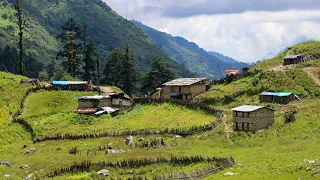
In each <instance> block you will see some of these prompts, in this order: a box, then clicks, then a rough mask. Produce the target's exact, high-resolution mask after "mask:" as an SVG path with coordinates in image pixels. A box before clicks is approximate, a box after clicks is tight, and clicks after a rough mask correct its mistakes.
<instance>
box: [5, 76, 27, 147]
mask: <svg viewBox="0 0 320 180" xmlns="http://www.w3.org/2000/svg"><path fill="white" fill-rule="evenodd" d="M8 78H10V79H8ZM25 78H26V77H23V76H17V75H13V74H10V73H5V72H0V149H6V148H7V147H6V146H5V145H10V144H15V143H18V142H23V141H28V140H29V139H30V138H31V136H30V135H29V134H28V133H27V132H26V131H25V130H24V129H23V127H22V126H21V125H19V124H16V123H11V121H12V118H13V116H14V115H15V114H16V113H17V112H18V111H19V109H20V102H21V101H22V99H23V97H24V95H25V94H26V92H27V90H28V89H29V88H31V86H30V85H20V80H22V79H25Z"/></svg>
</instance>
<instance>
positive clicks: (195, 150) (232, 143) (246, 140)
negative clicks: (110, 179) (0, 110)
mask: <svg viewBox="0 0 320 180" xmlns="http://www.w3.org/2000/svg"><path fill="white" fill-rule="evenodd" d="M317 64H318V62H317V61H316V60H313V61H309V62H306V63H303V64H300V65H297V66H294V67H290V68H286V69H281V70H279V71H277V72H272V71H269V70H264V71H263V72H262V73H259V74H257V75H255V76H253V77H246V78H244V79H241V80H238V81H235V82H232V83H230V84H226V85H220V86H216V87H213V88H212V91H210V92H208V93H206V94H203V95H201V96H199V97H198V98H199V99H200V100H202V101H203V102H206V103H208V104H214V105H216V106H218V107H220V108H221V109H223V110H225V114H226V116H227V118H226V121H225V123H222V124H220V125H219V126H218V127H217V128H216V129H214V130H213V131H210V132H206V133H203V134H200V135H195V136H190V137H187V138H182V139H175V138H174V136H172V135H171V136H170V135H167V136H161V137H160V136H149V137H144V138H146V141H149V140H150V139H156V138H163V139H164V140H165V141H166V142H167V143H172V142H176V143H177V144H178V145H177V146H175V147H166V148H161V149H151V150H146V149H138V148H129V150H130V152H126V153H124V154H117V155H106V154H104V151H98V147H99V146H100V147H101V146H105V145H106V144H109V145H110V146H112V147H113V148H116V149H119V148H121V149H128V147H127V146H125V144H124V138H97V139H86V140H75V141H71V140H66V141H46V142H42V143H37V144H32V143H31V141H29V140H26V141H20V143H16V144H14V145H6V146H1V148H0V159H5V160H7V159H9V160H10V161H11V162H13V163H14V164H13V167H12V168H4V167H1V166H0V176H2V175H4V174H5V173H13V172H14V173H16V174H15V175H13V176H15V177H25V176H26V175H27V173H25V170H21V169H20V168H19V165H20V164H28V165H29V166H30V167H31V168H30V171H31V172H33V171H34V170H37V171H38V173H36V174H38V175H41V173H40V169H43V168H44V167H45V170H44V172H43V173H47V172H50V171H53V170H54V169H55V168H57V167H58V168H60V167H61V166H62V167H65V166H70V165H71V164H72V163H73V162H81V161H83V160H90V161H94V162H97V161H101V160H107V161H114V160H119V159H128V158H141V157H159V156H163V157H169V156H170V155H177V156H186V155H202V156H210V157H212V156H218V157H221V156H225V157H226V156H233V157H234V159H235V160H236V162H237V164H238V165H236V166H234V167H233V168H232V169H227V170H224V171H222V172H219V173H217V174H214V175H211V176H209V177H208V178H207V179H265V178H268V179H298V178H300V177H301V178H302V179H317V178H319V173H315V174H314V175H312V174H313V173H314V172H315V171H316V170H317V169H319V167H316V166H314V165H308V163H307V162H306V161H305V160H313V159H319V144H320V141H319V138H320V121H319V119H320V111H319V108H320V100H319V98H318V94H317V92H318V91H319V88H318V86H317V85H316V84H315V83H314V81H313V80H312V79H311V78H309V76H307V74H304V73H305V71H303V70H304V68H305V67H318V66H317ZM268 69H269V68H268ZM253 84H255V85H256V87H253ZM264 88H268V89H267V90H283V91H294V92H296V93H298V94H300V95H301V96H303V100H302V101H296V102H293V103H290V104H287V105H277V104H268V105H270V106H272V107H273V108H275V109H277V111H276V113H275V123H274V124H273V125H272V126H270V127H269V128H267V129H266V130H263V131H261V132H257V133H244V132H229V131H230V130H231V129H232V112H231V111H230V109H231V108H232V107H235V106H238V105H241V104H259V101H258V94H259V92H261V91H262V90H264ZM239 90H241V91H244V95H241V96H238V97H236V98H234V99H233V100H232V101H228V102H224V101H221V99H222V98H223V97H224V96H225V95H231V94H234V93H235V92H237V91H239ZM39 93H40V94H41V93H46V92H39ZM34 95H36V96H39V94H34ZM206 96H207V97H206ZM32 97H33V96H32ZM44 104H46V103H44ZM31 105H32V106H33V104H31ZM162 106H164V107H166V106H167V105H161V106H158V107H154V106H145V107H142V108H145V109H144V111H139V108H140V106H138V107H139V108H137V109H135V110H133V111H132V112H130V113H128V114H127V115H124V117H125V116H129V117H130V118H134V119H135V118H136V119H137V118H139V117H140V118H142V117H161V116H156V115H154V113H155V110H159V111H157V112H159V113H160V112H161V113H165V114H166V116H168V117H170V118H171V117H172V116H173V115H176V116H178V115H179V116H178V117H183V114H182V113H179V114H178V113H172V114H170V113H169V112H176V110H174V111H172V110H171V111H168V107H166V108H161V107H162ZM171 108H172V107H171ZM44 109H45V108H44ZM71 109H73V108H71V107H70V110H71ZM179 109H181V108H179ZM51 110H52V111H54V108H52V109H51ZM289 111H297V114H295V117H296V121H295V122H293V123H285V122H284V117H283V116H284V114H285V113H286V112H289ZM25 112H26V113H27V112H28V111H25ZM42 112H45V111H44V110H41V109H39V113H42ZM142 112H143V113H142ZM182 112H186V111H182ZM167 113H169V114H168V115H167ZM192 113H193V112H192ZM143 114H148V116H145V115H143ZM186 114H187V113H186ZM194 114H195V113H193V114H192V115H194ZM24 115H26V116H28V114H24ZM30 115H32V113H30ZM43 115H46V113H43ZM134 115H137V116H134ZM189 115H190V114H189ZM32 116H34V115H32ZM40 117H45V116H39V118H40ZM196 117H198V115H197V116H196ZM120 118H123V117H120ZM128 122H129V121H128ZM130 122H133V121H130ZM153 122H154V121H148V124H145V123H143V124H139V125H140V126H141V127H146V126H152V125H153V124H154V123H153ZM64 123H65V122H64ZM131 125H132V126H137V123H135V124H130V125H129V124H128V126H127V124H125V125H122V126H121V127H124V126H125V127H130V126H131ZM90 126H91V125H90ZM90 126H89V127H90ZM69 127H73V126H72V125H70V126H69ZM225 131H227V132H225ZM134 138H135V140H137V139H138V138H140V136H136V137H134ZM23 144H27V145H28V146H29V147H31V146H32V147H35V148H37V152H36V153H34V154H31V155H24V154H23V153H24V151H25V149H22V148H20V147H22V146H23ZM17 147H18V148H17ZM58 147H59V148H62V150H61V151H56V149H57V148H58ZM72 147H77V148H79V149H80V151H81V154H79V155H70V154H68V150H69V149H70V148H72ZM13 148H15V149H16V150H15V151H12V149H13ZM87 152H89V154H87ZM200 166H201V165H200ZM165 167H166V165H157V166H149V167H145V168H142V169H141V170H136V169H133V170H134V172H135V173H136V174H142V175H143V174H148V173H149V174H150V172H152V171H154V172H159V173H162V174H165V173H170V172H168V171H165V172H164V171H163V170H164V169H165ZM307 167H310V168H311V170H310V171H306V168H307ZM174 168H177V167H173V168H172V169H174ZM111 170H112V171H111V174H114V175H115V176H117V175H118V174H119V173H121V172H122V173H125V172H127V171H128V169H117V170H115V169H111ZM183 170H185V171H190V170H192V166H190V167H185V168H183ZM228 171H231V172H235V173H238V174H237V175H234V176H224V175H223V173H225V172H228ZM95 172H96V171H95V170H92V171H90V172H89V173H92V174H95ZM43 173H42V175H43ZM85 176H88V175H86V172H84V173H82V172H78V173H76V174H65V175H62V176H60V177H57V178H56V179H67V178H77V177H85ZM121 176H126V177H127V176H130V175H127V174H126V175H124V174H122V175H121ZM87 178H88V179H92V178H90V177H87ZM78 179H80V178H78Z"/></svg>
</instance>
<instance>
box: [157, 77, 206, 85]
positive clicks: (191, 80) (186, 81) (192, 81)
mask: <svg viewBox="0 0 320 180" xmlns="http://www.w3.org/2000/svg"><path fill="white" fill-rule="evenodd" d="M206 79H207V78H179V79H175V80H172V81H169V82H166V83H164V84H163V85H164V86H189V85H192V84H195V83H198V82H201V81H203V80H206Z"/></svg>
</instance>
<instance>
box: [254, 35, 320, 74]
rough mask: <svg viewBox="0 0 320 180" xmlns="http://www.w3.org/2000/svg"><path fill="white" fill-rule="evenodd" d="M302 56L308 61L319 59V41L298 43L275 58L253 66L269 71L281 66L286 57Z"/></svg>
mask: <svg viewBox="0 0 320 180" xmlns="http://www.w3.org/2000/svg"><path fill="white" fill-rule="evenodd" d="M287 54H288V55H294V54H302V55H304V56H305V57H306V58H307V60H308V61H311V62H312V60H319V59H320V42H319V41H307V42H303V43H299V44H297V45H295V46H292V47H289V48H286V49H285V50H284V51H282V52H281V53H279V54H278V55H277V56H275V57H273V58H270V59H267V60H264V61H262V62H260V63H258V64H256V65H255V66H254V68H258V69H270V68H275V67H277V66H281V65H282V64H283V59H284V57H285V56H286V55H287Z"/></svg>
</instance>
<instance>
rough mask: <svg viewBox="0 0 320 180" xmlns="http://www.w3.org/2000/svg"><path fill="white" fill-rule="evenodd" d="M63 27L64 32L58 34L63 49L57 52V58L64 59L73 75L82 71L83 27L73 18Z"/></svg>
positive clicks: (65, 64)
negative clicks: (81, 40) (81, 38)
mask: <svg viewBox="0 0 320 180" xmlns="http://www.w3.org/2000/svg"><path fill="white" fill-rule="evenodd" d="M61 29H62V30H63V32H62V33H61V34H60V35H58V36H57V38H58V39H60V41H61V43H62V44H63V50H62V51H60V52H59V53H58V54H57V59H62V60H64V61H63V63H62V64H63V67H64V68H65V70H66V71H67V72H68V73H69V74H70V75H71V76H72V77H76V75H78V74H79V73H80V69H81V61H82V59H83V56H82V54H81V46H82V44H81V42H80V37H81V29H80V27H79V26H78V25H77V24H76V22H75V20H74V19H73V18H71V19H69V20H68V21H67V22H66V23H65V24H64V25H63V26H62V27H61Z"/></svg>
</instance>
